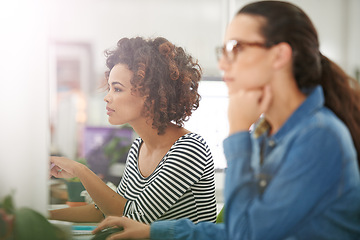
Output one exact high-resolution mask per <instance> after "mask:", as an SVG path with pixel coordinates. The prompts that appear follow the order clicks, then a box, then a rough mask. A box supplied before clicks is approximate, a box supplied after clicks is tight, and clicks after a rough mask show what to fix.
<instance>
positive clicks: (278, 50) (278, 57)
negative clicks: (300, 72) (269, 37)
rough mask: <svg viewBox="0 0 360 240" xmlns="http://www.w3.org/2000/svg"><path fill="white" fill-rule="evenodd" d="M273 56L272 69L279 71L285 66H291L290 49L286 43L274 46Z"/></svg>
mask: <svg viewBox="0 0 360 240" xmlns="http://www.w3.org/2000/svg"><path fill="white" fill-rule="evenodd" d="M273 51H274V54H275V61H274V65H273V66H274V68H276V69H280V68H283V67H285V66H289V64H290V66H291V65H292V48H291V46H290V45H289V44H288V43H286V42H281V43H279V44H277V45H275V46H274V49H273Z"/></svg>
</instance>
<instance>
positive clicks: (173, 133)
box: [133, 123, 189, 151]
mask: <svg viewBox="0 0 360 240" xmlns="http://www.w3.org/2000/svg"><path fill="white" fill-rule="evenodd" d="M145 124H146V125H144V124H143V125H142V126H133V128H134V130H135V132H136V133H137V134H138V135H139V137H141V139H142V140H143V144H145V145H146V148H147V149H148V150H149V151H153V150H156V149H161V148H170V147H171V146H172V145H173V144H174V143H175V142H176V141H177V140H178V139H179V138H180V137H181V136H183V135H185V134H186V133H189V131H188V130H186V129H185V128H182V127H181V128H179V127H178V126H176V125H175V124H172V123H170V124H169V125H168V127H167V128H166V129H165V132H164V133H163V134H161V135H159V134H158V130H157V129H153V128H152V127H151V125H149V123H145Z"/></svg>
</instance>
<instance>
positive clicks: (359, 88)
mask: <svg viewBox="0 0 360 240" xmlns="http://www.w3.org/2000/svg"><path fill="white" fill-rule="evenodd" d="M321 66H322V71H321V73H322V74H321V79H320V84H321V86H322V87H323V90H324V96H325V106H327V107H328V108H330V109H331V110H332V111H333V112H334V113H335V114H336V115H337V116H338V117H339V118H340V119H341V120H342V121H343V122H344V123H345V124H346V126H347V127H348V129H349V130H350V133H351V136H352V139H353V142H354V145H355V148H356V151H357V153H358V162H359V166H360V85H359V83H358V82H357V81H356V80H355V79H353V78H351V77H350V76H348V75H347V74H346V73H345V72H344V71H343V70H342V69H341V68H340V67H339V66H338V65H337V64H335V63H334V62H332V61H331V60H330V59H328V58H327V57H325V56H323V55H321Z"/></svg>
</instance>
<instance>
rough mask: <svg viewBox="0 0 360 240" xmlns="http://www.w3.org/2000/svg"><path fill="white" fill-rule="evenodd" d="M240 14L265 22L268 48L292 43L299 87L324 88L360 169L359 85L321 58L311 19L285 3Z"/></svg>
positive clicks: (255, 7)
mask: <svg viewBox="0 0 360 240" xmlns="http://www.w3.org/2000/svg"><path fill="white" fill-rule="evenodd" d="M237 14H250V15H255V16H262V17H263V18H265V19H266V22H265V23H264V24H263V26H262V29H261V31H262V35H263V36H264V38H265V39H266V42H267V43H268V45H273V44H277V43H280V42H287V43H289V45H290V46H291V48H292V51H293V56H292V57H293V75H294V76H295V79H296V83H297V85H298V87H299V88H304V87H305V88H308V87H313V86H315V85H321V86H322V87H323V90H324V96H325V106H327V107H328V108H330V109H331V110H332V111H333V112H334V113H335V114H336V115H337V116H338V117H339V118H340V119H341V120H342V121H343V122H344V123H345V124H346V125H347V127H348V128H349V130H350V133H351V136H352V139H353V141H354V145H355V148H356V151H357V153H358V162H359V165H360V124H359V123H360V85H359V83H358V82H357V81H356V80H355V79H354V78H351V77H350V76H348V75H347V74H346V73H345V72H344V71H343V70H342V69H341V68H340V67H339V66H338V65H337V64H335V63H334V62H333V61H331V60H330V59H328V58H327V57H325V56H324V55H322V54H321V52H320V50H319V40H318V34H317V31H316V29H315V27H314V25H313V24H312V22H311V20H310V18H309V17H308V16H307V15H306V14H305V13H304V11H302V10H301V9H300V8H299V7H297V6H295V5H293V4H291V3H288V2H282V1H261V2H255V3H250V4H248V5H246V6H245V7H244V8H242V9H241V10H239V12H238V13H237Z"/></svg>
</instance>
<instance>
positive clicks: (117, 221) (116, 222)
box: [93, 216, 123, 233]
mask: <svg viewBox="0 0 360 240" xmlns="http://www.w3.org/2000/svg"><path fill="white" fill-rule="evenodd" d="M122 219H123V218H122V217H112V216H109V217H106V218H105V219H104V220H103V221H102V222H100V223H99V225H98V226H97V228H95V229H94V231H93V233H97V232H100V231H102V230H104V229H106V228H110V227H114V226H117V227H122Z"/></svg>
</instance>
